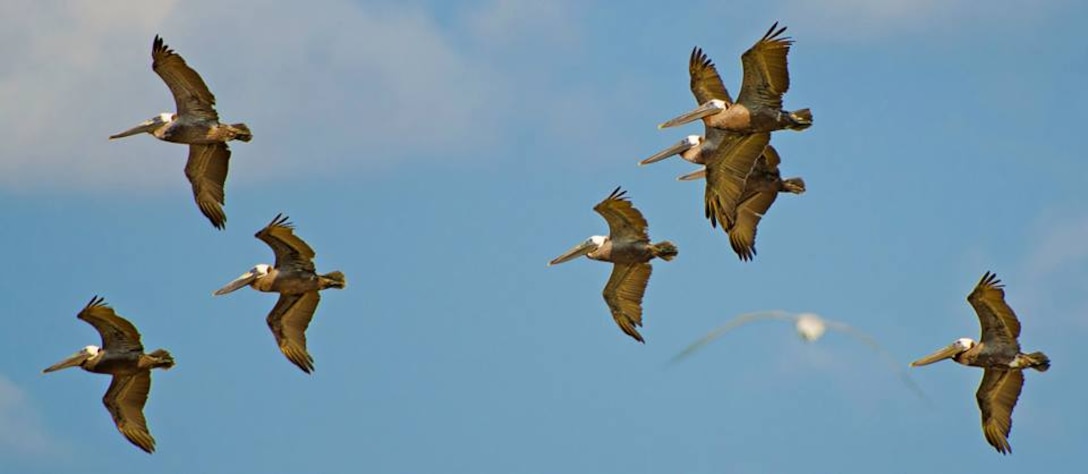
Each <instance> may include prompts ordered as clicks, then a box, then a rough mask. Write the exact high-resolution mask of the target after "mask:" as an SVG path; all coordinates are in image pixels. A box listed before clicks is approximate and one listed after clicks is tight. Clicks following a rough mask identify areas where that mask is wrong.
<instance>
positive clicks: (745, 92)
mask: <svg viewBox="0 0 1088 474" xmlns="http://www.w3.org/2000/svg"><path fill="white" fill-rule="evenodd" d="M776 28H777V30H776ZM784 31H786V27H784V26H783V27H782V28H778V22H775V24H774V25H771V29H769V30H767V34H765V35H763V38H762V39H760V40H759V41H757V42H756V44H755V45H753V46H752V47H751V48H749V49H748V51H745V52H744V54H743V55H741V57H740V60H741V64H742V65H743V66H744V81H743V82H742V83H741V86H740V94H739V95H738V96H737V102H739V103H742V104H758V105H762V106H765V107H770V108H773V109H776V110H778V109H781V108H782V94H785V93H786V91H787V90H789V88H790V72H789V67H788V65H787V64H786V56H787V55H789V53H790V45H791V44H793V40H792V39H790V38H789V37H788V36H782V32H784Z"/></svg>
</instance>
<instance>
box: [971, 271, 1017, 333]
mask: <svg viewBox="0 0 1088 474" xmlns="http://www.w3.org/2000/svg"><path fill="white" fill-rule="evenodd" d="M1003 288H1005V285H1002V284H1001V280H998V279H997V275H996V274H994V273H991V272H986V274H985V275H983V276H982V279H981V280H979V282H978V285H976V286H975V289H974V290H973V291H971V294H970V295H967V301H968V302H969V303H971V306H972V307H973V308H975V313H976V314H977V315H978V322H979V325H981V326H982V337H981V340H982V343H984V344H995V343H999V344H1008V345H1015V346H1016V348H1017V349H1018V350H1019V347H1020V343H1019V342H1017V338H1018V337H1020V321H1018V320H1017V319H1016V313H1014V312H1013V311H1012V308H1010V307H1009V305H1008V304H1007V303H1005V290H1004V289H1003Z"/></svg>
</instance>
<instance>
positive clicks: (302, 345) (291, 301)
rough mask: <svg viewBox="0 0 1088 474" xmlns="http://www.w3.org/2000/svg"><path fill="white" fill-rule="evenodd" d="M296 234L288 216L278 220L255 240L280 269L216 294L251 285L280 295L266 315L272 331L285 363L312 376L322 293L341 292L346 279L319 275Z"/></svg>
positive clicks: (248, 275)
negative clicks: (313, 328)
mask: <svg viewBox="0 0 1088 474" xmlns="http://www.w3.org/2000/svg"><path fill="white" fill-rule="evenodd" d="M294 228H295V226H294V225H293V224H291V223H290V222H288V221H287V216H284V215H283V214H277V215H276V217H275V218H274V219H272V222H270V223H269V224H268V225H267V226H265V228H263V229H261V230H260V231H259V232H257V233H256V234H255V235H254V237H257V238H258V239H261V240H262V241H264V243H266V244H268V246H269V247H272V252H274V253H275V254H276V264H275V265H274V266H273V265H268V264H265V263H261V264H258V265H256V266H254V267H253V268H252V269H250V270H249V271H248V272H245V273H243V274H242V276H240V277H238V278H237V279H235V280H234V281H232V282H230V283H227V284H226V286H224V287H222V288H220V289H218V290H215V293H213V295H215V296H219V295H225V294H227V293H230V292H232V291H234V290H237V289H239V288H242V287H244V286H247V285H248V286H251V287H253V289H255V290H257V291H264V292H268V293H279V294H280V299H279V300H278V301H276V306H275V307H273V308H272V312H271V313H268V319H267V321H268V327H269V328H270V329H272V335H273V336H276V342H277V343H278V344H279V346H280V350H281V351H283V355H285V356H287V360H289V361H291V363H292V364H295V365H297V366H298V368H300V369H302V371H303V372H306V373H310V372H312V371H313V370H314V358H313V357H310V353H309V352H308V351H307V350H306V328H308V327H309V326H310V320H311V319H313V317H314V311H316V310H317V304H318V303H319V302H321V294H320V293H319V291H321V290H324V289H325V288H343V287H344V286H346V285H347V279H345V278H344V274H343V273H341V272H339V271H335V272H331V273H326V274H324V275H318V274H317V271H316V270H315V269H314V255H315V254H314V249H312V248H310V246H309V245H307V244H306V242H303V240H302V239H300V238H298V237H297V236H296V235H295V233H294Z"/></svg>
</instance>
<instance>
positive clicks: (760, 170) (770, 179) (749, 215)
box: [729, 145, 805, 261]
mask: <svg viewBox="0 0 1088 474" xmlns="http://www.w3.org/2000/svg"><path fill="white" fill-rule="evenodd" d="M781 161H782V160H781V158H780V157H779V156H778V152H777V151H776V150H775V149H774V147H772V146H770V145H767V147H766V148H764V149H763V154H762V155H761V156H760V157H759V159H757V160H756V163H755V165H754V166H753V167H752V171H751V173H749V174H748V179H747V180H746V181H745V183H744V193H743V194H742V195H741V198H740V203H739V205H738V208H737V220H736V222H734V224H733V227H732V228H731V229H729V245H730V246H732V247H733V251H734V252H736V253H737V256H738V257H740V259H741V260H745V261H748V260H752V258H753V257H755V255H756V227H758V226H759V221H760V220H761V219H763V215H764V214H766V213H767V211H768V210H769V209H770V208H771V204H774V200H775V199H776V198H777V197H778V193H793V194H803V193H804V192H805V181H804V180H803V179H801V178H787V179H782V175H781V174H779V172H778V165H779V163H780V162H781Z"/></svg>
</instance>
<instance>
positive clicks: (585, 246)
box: [548, 240, 597, 267]
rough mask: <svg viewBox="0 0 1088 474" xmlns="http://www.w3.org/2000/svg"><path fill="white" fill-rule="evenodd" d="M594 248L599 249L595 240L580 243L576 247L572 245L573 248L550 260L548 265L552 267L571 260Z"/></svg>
mask: <svg viewBox="0 0 1088 474" xmlns="http://www.w3.org/2000/svg"><path fill="white" fill-rule="evenodd" d="M594 250H597V244H594V243H593V242H590V241H588V240H587V241H585V242H582V243H580V244H578V245H575V246H574V247H571V249H570V250H567V251H566V252H564V253H563V255H560V256H558V257H555V259H554V260H552V261H550V262H548V266H549V267H550V266H552V265H558V264H560V263H563V262H569V261H571V260H574V259H576V258H578V257H581V256H582V255H585V254H587V253H590V252H592V251H594Z"/></svg>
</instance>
